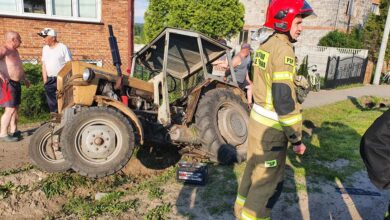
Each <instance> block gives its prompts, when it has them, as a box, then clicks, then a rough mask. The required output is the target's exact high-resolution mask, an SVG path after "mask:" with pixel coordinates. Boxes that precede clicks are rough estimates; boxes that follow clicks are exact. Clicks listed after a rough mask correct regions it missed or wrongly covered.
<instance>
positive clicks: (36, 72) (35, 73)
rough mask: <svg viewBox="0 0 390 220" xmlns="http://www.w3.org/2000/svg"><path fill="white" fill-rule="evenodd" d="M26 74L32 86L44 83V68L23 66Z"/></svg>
mask: <svg viewBox="0 0 390 220" xmlns="http://www.w3.org/2000/svg"><path fill="white" fill-rule="evenodd" d="M23 69H24V72H25V73H26V76H27V78H28V80H30V82H31V84H33V85H35V84H38V83H40V82H42V67H41V65H38V64H31V63H26V64H23Z"/></svg>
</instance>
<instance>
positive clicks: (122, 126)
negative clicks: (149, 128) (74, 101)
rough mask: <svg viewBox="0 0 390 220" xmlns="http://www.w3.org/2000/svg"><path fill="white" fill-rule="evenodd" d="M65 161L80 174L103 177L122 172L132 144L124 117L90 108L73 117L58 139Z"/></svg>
mask: <svg viewBox="0 0 390 220" xmlns="http://www.w3.org/2000/svg"><path fill="white" fill-rule="evenodd" d="M61 140H62V142H61V144H62V145H63V148H64V155H65V158H66V159H67V160H69V161H71V162H72V169H73V170H74V171H76V172H79V173H80V174H81V175H84V176H89V177H103V176H107V175H111V174H113V173H115V172H117V171H118V170H120V169H122V168H123V167H124V166H125V165H126V164H127V162H128V161H129V159H130V157H131V155H132V153H133V150H134V145H135V138H134V133H133V128H132V126H131V124H130V122H129V120H128V119H127V118H125V117H124V116H123V115H122V114H121V113H119V112H118V111H116V110H114V109H111V108H107V107H90V108H88V109H86V110H83V111H81V112H80V113H78V114H76V116H75V117H74V118H72V120H71V121H70V122H69V123H67V124H66V125H65V127H64V130H63V132H62V137H61Z"/></svg>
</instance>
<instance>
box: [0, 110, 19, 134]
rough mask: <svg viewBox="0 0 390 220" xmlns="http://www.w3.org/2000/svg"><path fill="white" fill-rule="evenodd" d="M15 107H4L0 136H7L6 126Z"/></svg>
mask: <svg viewBox="0 0 390 220" xmlns="http://www.w3.org/2000/svg"><path fill="white" fill-rule="evenodd" d="M15 110H16V109H15V108H11V107H5V109H4V114H3V115H2V116H1V129H0V137H6V136H8V127H9V125H10V122H11V118H12V115H13V114H14V113H15Z"/></svg>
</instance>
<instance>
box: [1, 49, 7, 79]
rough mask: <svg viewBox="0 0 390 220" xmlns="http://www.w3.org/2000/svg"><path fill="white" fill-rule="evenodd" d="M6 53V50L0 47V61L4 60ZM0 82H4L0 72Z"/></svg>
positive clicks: (2, 74)
mask: <svg viewBox="0 0 390 220" xmlns="http://www.w3.org/2000/svg"><path fill="white" fill-rule="evenodd" d="M6 52H7V50H6V49H5V47H3V46H0V60H2V59H4V57H5V53H6ZM0 80H1V81H4V80H5V76H4V73H2V72H1V71H0Z"/></svg>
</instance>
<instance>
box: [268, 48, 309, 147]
mask: <svg viewBox="0 0 390 220" xmlns="http://www.w3.org/2000/svg"><path fill="white" fill-rule="evenodd" d="M294 57H295V56H294V52H293V50H292V48H288V47H281V48H280V50H279V51H276V53H275V57H274V58H273V59H272V62H273V69H272V70H273V72H272V97H273V104H274V108H275V111H276V113H277V114H278V116H279V122H280V124H281V125H282V127H283V131H284V133H285V135H286V137H287V138H288V140H289V141H290V142H291V143H292V145H293V150H294V151H295V152H296V153H297V154H303V153H304V151H305V148H306V147H305V145H304V144H302V114H301V107H300V105H299V103H298V101H297V97H296V93H295V85H294V78H293V77H294V74H295V70H294V68H295V59H294Z"/></svg>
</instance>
